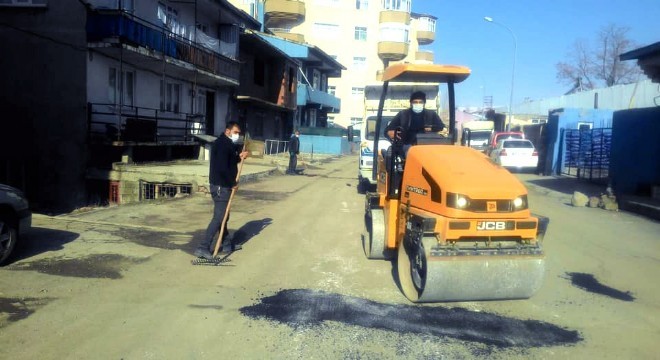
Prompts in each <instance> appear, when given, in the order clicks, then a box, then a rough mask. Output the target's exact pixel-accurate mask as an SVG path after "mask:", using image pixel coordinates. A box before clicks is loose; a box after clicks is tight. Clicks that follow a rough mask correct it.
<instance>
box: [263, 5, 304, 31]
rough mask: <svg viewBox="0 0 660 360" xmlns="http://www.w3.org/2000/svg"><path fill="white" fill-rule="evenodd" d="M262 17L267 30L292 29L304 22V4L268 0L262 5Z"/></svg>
mask: <svg viewBox="0 0 660 360" xmlns="http://www.w3.org/2000/svg"><path fill="white" fill-rule="evenodd" d="M264 15H265V25H266V27H268V28H273V27H275V28H279V27H293V26H296V25H299V24H301V23H302V22H303V21H305V2H304V1H302V0H268V1H266V2H265V3H264Z"/></svg>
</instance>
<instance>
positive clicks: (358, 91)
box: [351, 87, 364, 97]
mask: <svg viewBox="0 0 660 360" xmlns="http://www.w3.org/2000/svg"><path fill="white" fill-rule="evenodd" d="M351 95H353V96H354V97H359V96H363V95H364V88H363V87H352V88H351Z"/></svg>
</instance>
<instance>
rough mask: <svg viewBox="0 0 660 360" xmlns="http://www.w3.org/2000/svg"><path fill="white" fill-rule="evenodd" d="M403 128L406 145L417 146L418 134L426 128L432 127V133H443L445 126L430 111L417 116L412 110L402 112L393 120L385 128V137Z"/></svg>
mask: <svg viewBox="0 0 660 360" xmlns="http://www.w3.org/2000/svg"><path fill="white" fill-rule="evenodd" d="M398 127H401V128H402V129H403V130H402V134H401V139H402V140H403V144H404V145H414V144H417V134H418V133H423V132H424V128H427V127H430V128H431V131H432V132H438V131H442V130H443V129H444V128H445V124H443V123H442V120H440V117H439V116H438V114H437V113H436V112H434V111H430V110H426V109H424V110H422V112H421V113H419V114H415V113H414V112H413V111H412V110H411V109H406V110H401V111H399V113H398V114H396V116H395V117H394V119H392V121H391V122H390V124H389V125H387V127H386V128H385V132H384V135H385V137H387V132H388V131H390V130H396V128H398Z"/></svg>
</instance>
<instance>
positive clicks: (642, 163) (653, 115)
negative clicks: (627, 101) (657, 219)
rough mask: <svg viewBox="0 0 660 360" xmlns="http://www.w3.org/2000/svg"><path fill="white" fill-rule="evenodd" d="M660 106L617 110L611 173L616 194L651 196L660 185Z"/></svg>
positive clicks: (613, 133)
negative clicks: (653, 190) (653, 188)
mask: <svg viewBox="0 0 660 360" xmlns="http://www.w3.org/2000/svg"><path fill="white" fill-rule="evenodd" d="M658 139H660V108H658V107H653V108H645V109H634V110H622V111H617V112H615V113H614V120H613V124H612V151H611V157H610V176H611V180H612V187H613V189H614V192H615V193H616V194H637V195H647V196H648V195H650V191H651V186H660V160H659V159H660V141H658Z"/></svg>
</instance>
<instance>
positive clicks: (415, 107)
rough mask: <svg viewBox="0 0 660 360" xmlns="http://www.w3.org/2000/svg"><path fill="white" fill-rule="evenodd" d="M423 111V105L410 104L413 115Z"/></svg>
mask: <svg viewBox="0 0 660 360" xmlns="http://www.w3.org/2000/svg"><path fill="white" fill-rule="evenodd" d="M422 110H424V104H412V111H413V112H414V113H415V114H419V113H421V112H422Z"/></svg>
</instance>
